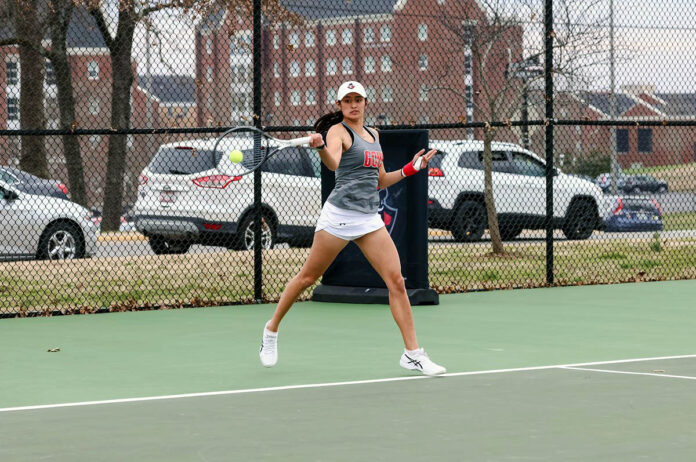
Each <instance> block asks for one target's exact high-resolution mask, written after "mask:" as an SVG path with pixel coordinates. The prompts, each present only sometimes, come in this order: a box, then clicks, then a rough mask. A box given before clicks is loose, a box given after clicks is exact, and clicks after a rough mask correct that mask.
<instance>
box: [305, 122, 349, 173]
mask: <svg viewBox="0 0 696 462" xmlns="http://www.w3.org/2000/svg"><path fill="white" fill-rule="evenodd" d="M344 135H347V133H346V129H345V128H343V127H341V126H340V125H334V126H333V127H331V128H330V129H329V131H328V133H327V134H326V144H325V145H324V146H323V147H322V148H321V149H317V152H318V153H319V157H321V161H322V162H324V165H326V168H328V169H329V170H331V171H335V170H336V169H337V168H338V164H339V163H340V162H341V156H342V155H343V145H344V144H345V140H344ZM310 136H311V137H312V140H311V141H310V143H309V145H310V147H313V148H318V147H319V146H321V145H322V144H324V141H323V140H322V138H321V135H320V134H318V133H316V134H313V135H310Z"/></svg>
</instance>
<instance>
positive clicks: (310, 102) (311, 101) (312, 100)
mask: <svg viewBox="0 0 696 462" xmlns="http://www.w3.org/2000/svg"><path fill="white" fill-rule="evenodd" d="M305 104H306V105H307V106H314V105H315V104H317V92H316V90H312V89H309V90H307V91H306V92H305Z"/></svg>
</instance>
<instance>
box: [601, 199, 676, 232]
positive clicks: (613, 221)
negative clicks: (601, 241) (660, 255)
mask: <svg viewBox="0 0 696 462" xmlns="http://www.w3.org/2000/svg"><path fill="white" fill-rule="evenodd" d="M608 199H609V201H610V204H611V207H610V213H609V214H608V215H607V216H606V217H605V218H604V224H605V228H606V231H613V232H623V231H662V229H663V227H664V226H663V222H662V208H661V207H660V204H659V203H658V202H657V201H656V200H655V199H650V198H646V197H625V196H618V197H611V198H608Z"/></svg>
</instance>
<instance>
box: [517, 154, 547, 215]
mask: <svg viewBox="0 0 696 462" xmlns="http://www.w3.org/2000/svg"><path fill="white" fill-rule="evenodd" d="M511 155H512V165H513V166H514V167H515V171H516V172H517V180H518V184H519V186H518V189H519V191H520V192H519V196H520V197H519V201H520V204H519V206H520V213H524V214H525V215H537V216H543V215H546V166H545V165H544V164H542V163H541V162H539V161H538V160H537V159H534V158H533V157H531V156H529V155H527V154H525V153H523V152H517V151H512V152H511Z"/></svg>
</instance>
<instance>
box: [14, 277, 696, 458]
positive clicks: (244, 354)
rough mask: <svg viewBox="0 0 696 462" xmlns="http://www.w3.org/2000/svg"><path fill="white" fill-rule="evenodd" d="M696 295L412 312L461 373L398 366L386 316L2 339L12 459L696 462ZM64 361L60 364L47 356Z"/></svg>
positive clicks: (317, 315) (349, 310) (428, 341)
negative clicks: (262, 353)
mask: <svg viewBox="0 0 696 462" xmlns="http://www.w3.org/2000/svg"><path fill="white" fill-rule="evenodd" d="M695 299H696V282H694V281H669V282H654V283H640V284H624V285H610V286H584V287H563V288H549V289H533V290H514V291H512V290H510V291H496V292H477V293H467V294H456V295H444V296H441V299H440V301H441V303H440V305H439V306H418V307H414V313H415V318H416V326H417V328H418V335H419V341H420V343H421V344H422V345H423V346H424V347H425V348H426V350H427V351H429V352H430V354H431V356H432V357H433V359H435V360H436V361H437V362H439V363H441V364H444V365H445V366H447V367H448V375H447V376H445V377H439V378H423V377H420V376H416V375H411V374H409V373H408V372H407V371H403V370H402V369H400V368H399V366H398V359H399V355H400V352H401V339H400V335H399V333H398V330H397V328H396V326H395V324H394V323H393V321H392V320H391V315H390V313H389V309H388V307H387V306H379V305H344V304H320V303H312V302H307V303H300V304H298V305H297V306H295V308H293V310H292V311H291V312H290V314H289V316H288V317H287V319H286V321H285V323H284V324H283V328H282V330H281V334H280V338H279V341H280V343H279V346H280V359H279V363H278V365H277V366H276V367H274V368H272V369H264V368H262V367H261V366H260V364H259V361H258V355H257V348H258V344H259V337H260V331H261V328H262V326H263V322H264V321H265V320H266V319H268V317H269V316H270V314H271V313H272V310H273V308H274V306H273V305H257V306H232V307H223V308H200V309H186V310H171V311H150V312H135V313H114V314H103V315H92V316H65V317H55V318H36V319H7V320H3V321H2V322H1V323H0V351H1V352H2V353H1V354H0V429H1V430H0V460H2V461H13V462H14V461H29V460H51V461H82V460H100V461H117V460H118V461H122V460H137V461H179V460H181V461H194V460H196V461H218V460H226V461H228V460H284V461H291V460H298V461H309V460H312V461H315V460H316V461H319V460H322V461H343V460H351V461H355V460H550V461H551V460H552V461H558V460H612V461H616V460H638V459H646V460H671V461H674V460H693V459H694V456H696V427H695V426H694V425H693V416H694V414H695V413H696V404H694V399H693V396H694V391H695V390H696V345H695V344H694V343H695V342H694V328H693V326H694V325H696V310H694V308H695V307H696V306H695V303H694V300H695ZM58 348H59V349H60V351H54V352H49V351H48V350H49V349H58Z"/></svg>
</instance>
